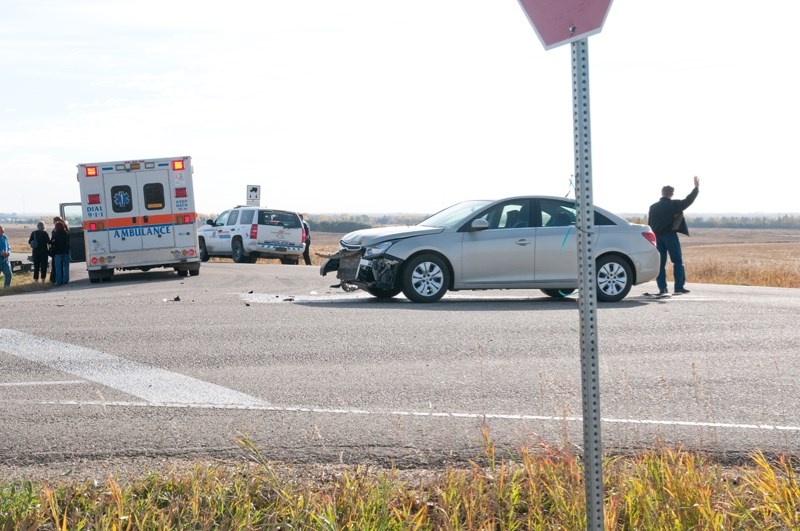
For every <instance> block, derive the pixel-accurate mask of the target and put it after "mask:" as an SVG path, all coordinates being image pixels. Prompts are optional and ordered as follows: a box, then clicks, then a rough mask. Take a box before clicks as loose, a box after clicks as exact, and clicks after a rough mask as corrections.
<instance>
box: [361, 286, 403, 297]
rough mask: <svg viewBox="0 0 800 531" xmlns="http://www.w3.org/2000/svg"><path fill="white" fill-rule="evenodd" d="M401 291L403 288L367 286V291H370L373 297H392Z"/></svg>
mask: <svg viewBox="0 0 800 531" xmlns="http://www.w3.org/2000/svg"><path fill="white" fill-rule="evenodd" d="M401 291H403V290H402V289H400V288H392V289H381V288H367V293H369V294H370V295H372V296H373V297H378V298H379V299H391V298H392V297H394V296H395V295H397V294H398V293H400V292H401Z"/></svg>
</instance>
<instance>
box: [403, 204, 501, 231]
mask: <svg viewBox="0 0 800 531" xmlns="http://www.w3.org/2000/svg"><path fill="white" fill-rule="evenodd" d="M489 203H491V201H464V202H462V203H456V204H455V205H453V206H450V207H447V208H445V209H444V210H442V211H441V212H437V213H436V214H434V215H432V216H431V217H429V218H427V219H425V220H423V221H421V222H420V223H419V224H420V225H422V226H424V227H441V228H445V229H449V228H450V227H457V226H458V225H460V224H461V223H463V222H464V221H466V220H467V218H469V217H470V216H471V215H472V214H474V213H475V212H477V211H478V210H480V209H481V208H483V207H485V206H486V205H488V204H489Z"/></svg>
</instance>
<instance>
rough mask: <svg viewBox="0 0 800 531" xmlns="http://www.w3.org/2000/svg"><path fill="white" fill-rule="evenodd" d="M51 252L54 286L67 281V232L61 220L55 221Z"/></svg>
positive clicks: (61, 284)
mask: <svg viewBox="0 0 800 531" xmlns="http://www.w3.org/2000/svg"><path fill="white" fill-rule="evenodd" d="M52 242H53V244H52V247H51V248H52V253H53V264H54V270H53V275H52V276H54V277H55V279H56V286H63V285H64V284H68V283H69V233H68V232H67V228H66V225H65V224H64V222H63V221H57V222H56V228H55V229H53V238H52Z"/></svg>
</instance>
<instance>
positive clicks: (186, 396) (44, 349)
mask: <svg viewBox="0 0 800 531" xmlns="http://www.w3.org/2000/svg"><path fill="white" fill-rule="evenodd" d="M0 351H3V352H7V353H9V354H11V355H13V356H17V357H19V358H23V359H26V360H29V361H32V362H35V363H38V364H40V365H44V366H45V367H48V368H50V369H54V370H57V371H62V372H65V373H68V374H72V375H74V376H78V377H80V378H84V379H86V380H90V381H92V382H96V383H98V384H101V385H104V386H106V387H110V388H113V389H117V390H119V391H122V392H125V393H128V394H130V395H133V396H136V397H138V398H141V399H143V400H146V401H147V402H152V403H169V404H176V405H181V404H183V405H188V404H192V405H194V404H200V405H203V404H212V405H218V406H230V405H236V406H266V405H268V404H267V403H266V402H264V401H263V400H260V399H258V398H255V397H253V396H250V395H246V394H244V393H240V392H238V391H234V390H232V389H228V388H227V387H222V386H220V385H216V384H212V383H209V382H204V381H203V380H198V379H197V378H192V377H190V376H185V375H183V374H179V373H176V372H170V371H166V370H164V369H159V368H157V367H152V366H150V365H145V364H142V363H136V362H134V361H130V360H126V359H124V358H120V357H118V356H114V355H112V354H107V353H105V352H100V351H98V350H92V349H89V348H85V347H79V346H77V345H70V344H69V343H62V342H60V341H53V340H51V339H45V338H42V337H38V336H34V335H31V334H26V333H23V332H18V331H16V330H8V329H2V328H0Z"/></svg>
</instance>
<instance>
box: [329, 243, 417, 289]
mask: <svg viewBox="0 0 800 531" xmlns="http://www.w3.org/2000/svg"><path fill="white" fill-rule="evenodd" d="M402 263H403V261H402V260H400V259H399V258H395V257H393V256H389V255H380V256H376V257H373V258H371V259H366V258H362V250H361V249H355V250H350V249H340V250H339V251H337V252H336V253H335V254H332V255H330V256H328V257H327V260H325V262H323V264H322V266H321V267H320V270H319V273H320V275H322V276H323V277H324V276H325V275H327V274H328V273H333V272H334V271H335V272H336V278H338V279H339V280H340V281H341V282H340V283H339V284H337V285H335V286H332V287H337V288H338V287H340V288H342V289H343V290H345V291H354V290H356V289H359V288H361V289H393V288H395V286H396V285H397V279H398V276H399V275H398V272H399V270H400V266H401V264H402Z"/></svg>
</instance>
